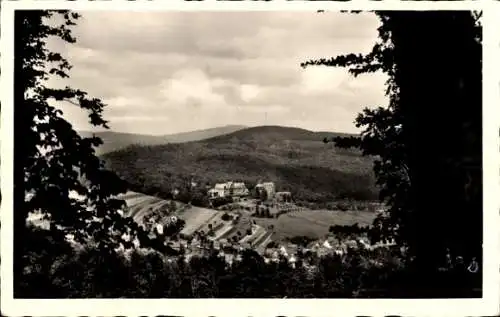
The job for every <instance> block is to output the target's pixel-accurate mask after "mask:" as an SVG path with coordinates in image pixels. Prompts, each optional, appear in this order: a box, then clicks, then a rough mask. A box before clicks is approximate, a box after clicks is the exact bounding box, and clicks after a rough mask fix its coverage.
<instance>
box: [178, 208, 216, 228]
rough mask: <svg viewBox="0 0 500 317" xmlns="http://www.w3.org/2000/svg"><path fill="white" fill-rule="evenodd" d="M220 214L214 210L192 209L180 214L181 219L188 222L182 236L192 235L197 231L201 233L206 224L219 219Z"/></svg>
mask: <svg viewBox="0 0 500 317" xmlns="http://www.w3.org/2000/svg"><path fill="white" fill-rule="evenodd" d="M218 213H219V212H218V211H217V210H213V209H207V208H199V207H191V208H189V209H187V210H185V211H183V212H180V213H178V216H179V217H180V218H181V219H184V221H186V225H185V227H184V229H182V231H181V234H182V235H192V234H193V233H194V232H195V231H199V230H200V229H201V228H202V227H203V226H204V225H205V224H207V223H208V222H210V221H211V220H212V219H213V218H215V217H217V214H218Z"/></svg>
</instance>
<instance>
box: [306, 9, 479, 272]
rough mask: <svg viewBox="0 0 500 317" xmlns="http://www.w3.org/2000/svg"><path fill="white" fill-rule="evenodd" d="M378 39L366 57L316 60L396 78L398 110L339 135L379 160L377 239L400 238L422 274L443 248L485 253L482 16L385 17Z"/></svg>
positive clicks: (369, 112) (341, 141)
mask: <svg viewBox="0 0 500 317" xmlns="http://www.w3.org/2000/svg"><path fill="white" fill-rule="evenodd" d="M376 14H377V16H378V18H379V19H380V21H381V26H380V27H379V29H378V34H379V40H378V42H377V43H376V44H375V45H374V47H373V49H372V51H371V52H370V53H368V54H366V55H361V54H348V55H342V56H337V57H334V58H330V59H320V60H312V61H307V62H305V63H303V64H302V66H303V67H307V66H310V65H323V66H333V67H347V68H348V69H349V72H350V73H351V74H352V75H354V76H358V75H360V74H366V73H373V72H377V71H381V72H384V73H385V74H387V75H388V80H387V82H386V87H387V91H386V93H387V95H388V97H389V105H388V106H387V107H378V108H374V109H368V108H366V109H364V110H363V112H362V113H360V114H359V115H358V117H357V119H356V126H357V127H364V131H363V133H362V135H361V137H360V138H354V137H351V138H341V137H338V138H335V143H336V146H338V147H343V148H346V147H358V148H360V149H361V150H362V151H363V154H364V155H373V156H375V157H376V158H377V160H376V162H375V165H374V171H375V174H376V177H377V183H378V185H379V186H380V188H381V190H380V199H381V200H382V201H383V202H385V203H386V204H387V205H388V206H389V210H388V212H387V213H386V214H383V215H381V216H379V217H378V218H377V219H376V221H375V222H374V227H375V229H376V230H373V231H372V237H373V239H374V240H381V239H391V238H395V239H396V241H397V242H398V243H399V244H400V245H404V246H407V247H408V254H410V255H414V256H415V259H416V261H415V264H416V265H417V267H418V268H419V269H424V270H427V269H435V268H436V266H437V265H438V262H439V260H440V258H442V257H444V250H445V249H446V248H447V247H449V248H450V250H452V251H451V252H452V253H455V254H462V255H464V256H466V257H471V256H474V255H478V256H479V255H481V253H482V252H481V241H482V178H481V162H482V151H481V144H482V141H481V140H482V139H481V138H482V135H481V132H482V131H481V115H482V112H481V104H482V99H481V97H482V95H481V84H482V77H481V76H482V75H481V69H482V67H481V66H482V57H481V56H482V45H481V37H482V35H481V32H482V31H481V25H480V23H479V22H478V21H479V16H478V14H476V13H474V12H465V11H463V12H430V11H428V12H418V13H416V12H395V11H394V12H377V13H376Z"/></svg>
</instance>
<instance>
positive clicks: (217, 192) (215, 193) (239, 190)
mask: <svg viewBox="0 0 500 317" xmlns="http://www.w3.org/2000/svg"><path fill="white" fill-rule="evenodd" d="M248 194H249V191H248V189H247V187H246V186H245V183H243V182H227V183H219V184H215V186H214V188H212V189H210V190H209V191H208V195H209V197H210V198H217V197H234V196H236V197H241V196H247V195H248Z"/></svg>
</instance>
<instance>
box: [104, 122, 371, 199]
mask: <svg viewBox="0 0 500 317" xmlns="http://www.w3.org/2000/svg"><path fill="white" fill-rule="evenodd" d="M332 135H335V134H334V133H326V132H312V131H308V130H303V129H297V128H286V127H274V126H272V127H255V128H248V129H243V130H239V131H236V132H234V133H231V134H227V135H222V136H217V137H214V138H210V139H206V140H202V141H197V142H188V143H182V144H165V145H158V146H130V147H128V148H126V149H123V150H120V151H115V152H112V153H108V154H107V155H105V156H104V158H105V160H106V162H107V164H108V166H109V167H110V168H111V169H113V170H115V171H116V172H117V173H118V174H119V175H120V176H122V177H123V178H124V179H126V180H128V181H131V182H132V183H136V184H139V185H141V186H142V185H144V188H141V191H144V192H148V191H151V188H152V187H154V188H155V190H158V189H160V190H162V191H168V190H169V188H170V187H171V186H172V185H171V184H173V185H174V186H175V185H178V182H179V176H180V175H184V176H189V175H194V177H195V178H196V179H197V180H198V181H200V182H210V183H212V184H213V183H214V182H217V181H226V180H243V181H245V182H247V183H250V184H255V183H256V182H258V181H259V180H272V181H274V182H276V184H277V186H278V189H279V190H291V191H292V192H293V193H294V195H295V196H296V197H297V198H304V197H307V198H308V199H313V200H314V198H315V196H318V197H322V198H324V196H325V195H326V196H329V199H333V198H335V197H338V196H341V195H342V194H346V195H348V196H350V197H352V198H355V199H366V198H368V196H370V197H369V198H374V197H375V189H374V185H373V184H374V179H373V175H372V171H371V169H372V164H371V159H369V158H366V157H361V155H360V154H359V153H357V152H355V151H350V150H341V149H336V148H335V147H334V146H333V144H324V143H323V142H322V140H323V138H324V137H325V136H332ZM302 196H303V197H302Z"/></svg>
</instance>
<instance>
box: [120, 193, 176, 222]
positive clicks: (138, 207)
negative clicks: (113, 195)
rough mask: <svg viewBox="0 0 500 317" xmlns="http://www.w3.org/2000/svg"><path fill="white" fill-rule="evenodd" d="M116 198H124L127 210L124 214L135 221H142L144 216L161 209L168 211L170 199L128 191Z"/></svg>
mask: <svg viewBox="0 0 500 317" xmlns="http://www.w3.org/2000/svg"><path fill="white" fill-rule="evenodd" d="M118 198H120V199H123V200H125V203H126V204H127V207H128V210H127V212H126V214H125V216H128V217H132V218H133V219H134V221H135V222H137V223H142V220H143V219H144V217H145V216H147V215H149V214H151V213H152V212H154V211H157V210H161V211H164V212H165V213H168V205H169V204H170V201H168V200H164V199H161V198H158V197H154V196H149V195H144V194H141V193H137V192H132V191H129V192H127V193H125V194H124V195H121V196H119V197H118Z"/></svg>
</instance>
